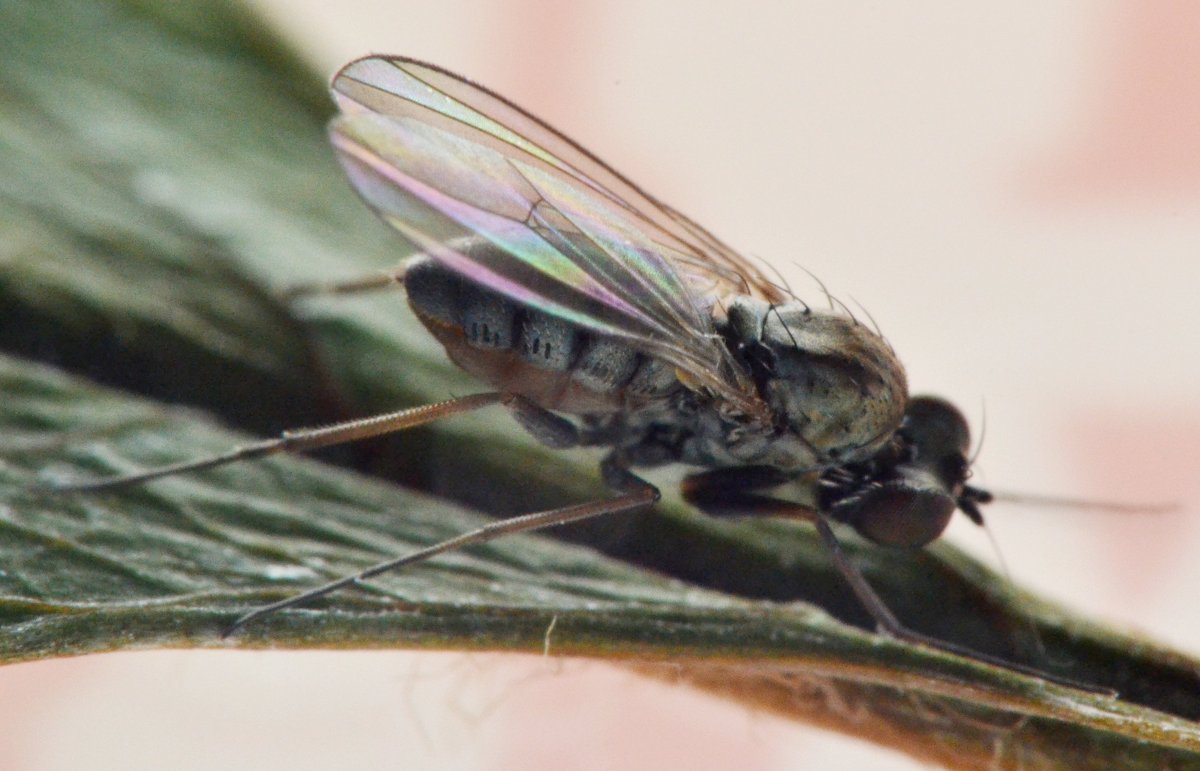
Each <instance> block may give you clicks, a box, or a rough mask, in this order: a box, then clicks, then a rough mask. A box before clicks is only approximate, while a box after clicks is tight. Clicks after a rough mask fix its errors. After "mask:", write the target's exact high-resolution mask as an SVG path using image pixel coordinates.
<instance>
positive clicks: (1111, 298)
mask: <svg viewBox="0 0 1200 771" xmlns="http://www.w3.org/2000/svg"><path fill="white" fill-rule="evenodd" d="M256 4H257V5H260V6H262V8H263V9H264V10H265V11H266V12H268V13H269V14H271V15H272V16H273V17H274V18H275V19H276V20H277V21H278V23H279V24H280V25H281V26H283V27H284V28H285V29H286V30H287V32H288V33H289V34H290V35H292V36H293V37H294V38H295V39H296V40H297V42H298V44H299V45H300V46H301V47H302V48H303V49H304V50H307V51H309V52H311V55H312V59H313V61H314V63H315V64H316V65H317V66H318V67H319V68H320V69H322V70H326V71H332V70H333V69H334V68H335V67H336V66H337V65H338V64H340V63H342V62H344V61H346V60H349V59H351V58H353V57H356V56H359V55H362V54H364V53H369V52H387V53H403V54H407V55H410V56H416V57H419V58H424V59H428V60H430V61H433V62H435V63H438V64H441V65H443V66H446V67H449V68H451V69H453V70H455V71H458V72H461V73H463V74H465V75H468V76H470V77H472V78H474V79H476V80H479V81H480V82H483V83H485V84H487V85H489V86H491V87H493V88H495V89H496V90H498V91H499V92H500V93H502V94H505V95H507V96H509V97H511V98H512V99H514V100H515V101H516V102H517V103H519V104H521V105H524V106H526V107H528V108H530V109H531V110H532V111H534V112H535V113H536V114H538V115H541V116H542V117H544V118H546V119H548V120H549V121H550V122H552V123H553V124H555V125H556V126H558V127H559V128H562V129H563V130H565V131H566V132H567V133H568V134H570V135H572V136H573V137H575V138H576V139H578V140H580V141H581V142H582V143H583V144H584V145H586V146H587V147H589V148H590V149H592V150H594V151H596V152H597V153H598V154H599V155H600V156H601V157H603V158H605V159H606V160H608V161H610V162H611V163H613V165H614V166H616V167H617V168H618V169H620V170H621V171H623V172H625V173H627V174H628V175H629V176H631V177H632V178H633V179H635V180H637V181H638V182H639V183H641V184H643V185H644V186H645V187H647V188H648V189H649V190H651V191H652V192H653V193H655V194H657V195H658V196H660V197H661V198H664V199H665V200H667V201H669V202H671V203H672V204H674V205H675V206H677V207H678V208H680V209H682V210H683V211H685V212H687V213H688V214H690V215H692V216H694V217H695V218H696V219H698V220H699V221H700V222H702V223H704V224H705V225H707V226H708V227H710V228H712V229H713V230H714V231H715V232H717V233H718V234H719V235H721V236H722V237H724V238H725V239H726V240H727V241H729V242H731V243H732V244H733V245H735V246H737V247H738V248H740V249H741V250H742V251H744V252H745V253H747V254H751V255H755V256H761V257H764V258H766V259H769V260H772V261H773V262H775V263H776V264H777V265H778V266H779V267H780V269H781V270H783V271H784V272H785V273H786V274H788V276H789V278H791V279H793V280H794V281H795V285H796V287H797V288H798V290H799V291H800V292H801V293H804V292H806V291H808V292H812V291H814V289H813V285H812V283H811V281H810V280H809V279H807V278H805V277H804V274H803V273H802V272H801V271H800V270H798V269H796V268H795V266H794V263H798V264H800V265H803V266H804V267H805V268H807V269H808V270H811V271H812V272H813V273H815V274H816V275H818V276H820V278H821V279H822V280H823V281H824V282H825V283H826V284H827V285H828V286H829V287H830V289H831V291H833V292H834V294H836V295H838V296H840V297H843V298H853V299H854V300H855V301H857V302H858V303H861V305H862V306H863V307H865V308H867V309H869V310H870V312H871V314H872V315H873V316H874V318H875V319H876V320H877V321H878V322H879V324H880V325H881V327H882V328H883V330H884V332H885V333H886V334H887V336H888V337H889V339H890V340H891V341H892V343H893V345H894V346H895V347H896V349H897V351H898V352H899V353H900V356H901V358H902V359H903V360H904V361H905V363H906V365H907V366H908V369H909V375H910V381H911V383H912V385H913V388H914V390H915V391H917V392H922V391H932V392H936V393H939V394H941V395H944V396H946V397H949V398H950V399H952V400H953V401H955V402H957V403H958V404H960V405H961V406H962V407H964V408H965V409H966V411H967V412H968V414H969V416H970V418H971V420H972V423H973V424H974V426H976V428H977V427H978V426H979V423H980V419H981V417H982V415H983V414H984V412H985V405H986V416H987V437H986V441H985V443H984V447H983V452H982V454H981V456H980V460H979V464H978V472H977V473H978V475H979V476H978V477H977V478H978V479H979V480H980V482H981V484H983V485H985V486H991V487H996V488H1001V489H1006V490H1015V491H1027V492H1045V493H1056V494H1061V495H1068V496H1078V497H1081V498H1088V499H1097V500H1112V501H1135V502H1162V501H1169V502H1178V503H1180V504H1181V507H1180V509H1179V511H1177V512H1174V513H1170V514H1155V515H1142V516H1136V515H1115V514H1106V513H1100V512H1089V511H1066V510H1055V509H1048V508H1044V507H1036V506H1028V507H1013V506H995V507H993V508H992V509H991V510H990V512H989V514H990V522H991V526H992V529H993V532H994V534H995V537H996V540H997V541H998V542H999V544H1000V547H1001V549H1002V550H1003V554H1004V557H1005V559H1006V561H1007V563H1008V565H1009V568H1010V570H1011V572H1012V574H1013V576H1014V578H1015V579H1016V580H1017V582H1018V583H1021V584H1024V585H1027V586H1030V587H1033V588H1035V589H1037V590H1038V591H1040V592H1042V593H1044V594H1046V595H1048V596H1050V597H1052V598H1055V599H1058V600H1061V601H1062V602H1064V603H1066V604H1068V605H1070V606H1072V607H1074V608H1077V609H1081V610H1086V611H1087V612H1089V613H1091V614H1094V615H1095V616H1097V617H1098V618H1102V619H1105V620H1107V621H1110V622H1114V623H1117V624H1120V625H1125V626H1128V627H1130V628H1134V629H1138V630H1142V631H1145V632H1147V633H1149V634H1151V635H1152V636H1154V637H1155V638H1157V639H1159V640H1161V641H1163V642H1166V643H1170V644H1172V645H1175V646H1178V647H1180V648H1182V649H1184V650H1186V651H1189V652H1191V653H1193V654H1200V609H1198V608H1197V606H1196V602H1195V597H1196V587H1197V586H1200V560H1198V559H1196V557H1195V555H1196V554H1197V553H1200V511H1197V501H1198V500H1200V475H1198V474H1197V471H1198V468H1197V467H1198V465H1200V463H1198V462H1197V458H1200V400H1198V394H1200V355H1198V353H1200V323H1198V321H1197V319H1196V318H1195V317H1196V308H1197V307H1198V305H1200V303H1197V300H1196V293H1197V291H1198V290H1200V259H1198V255H1197V251H1198V248H1200V78H1197V77H1196V73H1197V72H1200V47H1197V46H1196V44H1195V41H1196V40H1200V6H1198V5H1196V4H1192V3H1187V2H1182V0H1179V1H1176V2H1150V3H1135V2H1129V1H1128V0H1125V1H1124V2H1117V1H1113V2H1106V3H1092V2H1081V1H1066V0H1058V1H1056V2H1047V3H1008V4H991V5H983V4H975V3H972V4H957V3H951V2H936V3H926V4H920V5H912V4H904V5H902V6H901V5H889V4H884V3H878V4H877V3H816V2H804V3H772V4H766V3H763V4H751V5H746V4H743V3H732V2H701V3H688V4H684V3H669V2H656V3H645V2H630V1H623V2H614V1H613V0H605V1H604V2H598V1H596V0H591V1H589V2H574V3H570V4H565V3H553V2H515V1H513V2H467V1H465V0H439V2H437V3H424V4H417V3H404V2H396V0H387V1H386V2H385V1H384V0H356V1H355V2H345V1H344V2H342V3H339V4H336V6H335V4H327V3H321V2H316V0H308V1H307V2H299V1H298V0H259V2H257V3H256ZM335 7H336V8H337V10H336V11H335V10H333V9H334V8H335ZM950 537H951V538H953V539H954V540H955V541H956V542H958V543H960V544H962V545H964V546H965V547H966V548H969V549H972V550H974V551H976V552H977V553H978V554H980V555H981V557H982V558H983V559H984V560H986V561H989V562H992V563H994V562H995V557H994V555H993V554H992V552H991V550H990V547H989V546H988V545H987V541H986V538H985V537H984V536H983V535H982V534H981V533H979V532H975V531H974V530H973V529H972V528H971V527H969V526H963V525H961V524H960V525H957V526H955V527H953V528H952V529H951V534H950ZM0 693H3V694H4V699H3V705H2V706H0V725H3V726H4V730H3V732H2V736H0V767H2V768H5V769H68V768H72V769H73V768H79V767H87V768H93V769H95V768H114V769H116V768H120V769H126V768H150V767H153V768H172V769H192V768H196V769H199V768H206V769H207V768H227V769H228V768H255V769H274V768H279V769H283V768H287V769H310V768H311V769H317V768H332V767H345V768H356V769H373V768H404V769H410V770H415V769H507V768H523V769H533V768H554V769H559V770H560V771H564V770H568V769H608V768H620V769H662V768H672V767H686V768H689V769H696V770H703V769H726V768H732V767H738V768H745V769H785V768H822V769H837V768H862V767H864V766H866V765H868V764H869V766H870V767H871V768H877V769H906V768H914V767H916V764H914V763H912V762H911V761H909V760H907V759H906V758H904V757H901V756H898V755H896V754H894V753H891V752H888V751H885V750H880V749H877V748H874V747H871V746H868V745H865V744H863V743H860V742H856V741H854V740H852V739H848V738H845V737H840V736H833V735H829V734H824V733H820V732H816V731H811V730H808V729H806V728H804V727H798V726H793V725H790V724H787V723H785V722H783V721H780V720H777V719H775V718H773V717H770V716H767V715H763V714H758V713H754V712H751V711H748V710H746V709H745V708H742V707H739V706H736V705H731V704H726V703H723V702H720V701H717V700H714V699H711V698H709V697H707V696H704V695H700V694H695V693H692V692H689V691H687V690H684V689H681V688H675V687H669V686H665V685H661V684H658V683H654V682H649V681H645V680H643V679H640V678H638V677H636V676H634V675H633V674H630V673H627V672H625V671H623V670H620V669H617V668H613V667H608V666H604V665H599V664H591V663H588V662H581V661H570V660H560V659H557V658H548V659H546V658H540V657H515V656H486V655H479V654H471V655H466V654H458V653H446V654H411V653H390V652H383V653H328V654H325V653H304V654H288V653H236V652H229V653H226V652H203V653H194V652H178V653H177V652H154V653H140V654H121V655H111V656H94V657H88V658H84V659H79V660H64V661H53V662H48V663H39V664H30V665H22V666H15V667H7V668H4V669H0Z"/></svg>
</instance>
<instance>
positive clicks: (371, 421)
mask: <svg viewBox="0 0 1200 771" xmlns="http://www.w3.org/2000/svg"><path fill="white" fill-rule="evenodd" d="M510 398H512V397H510V396H506V395H505V394H502V393H496V392H491V393H482V394H473V395H471V396H463V397H460V398H458V399H448V400H446V401H443V402H436V403H434V404H425V405H422V406H420V407H410V408H409V409H405V410H398V411H396V412H388V413H384V414H383V415H375V416H372V417H369V418H359V419H357V420H351V421H347V422H345V423H335V424H334V425H332V426H323V427H319V428H302V429H298V430H294V431H284V432H283V433H282V434H280V435H279V436H278V437H276V438H274V439H264V440H262V441H260V442H254V443H252V444H246V445H242V446H240V447H235V448H233V449H232V450H230V451H229V452H226V453H222V454H220V455H212V456H209V457H207V458H200V459H198V460H191V461H184V462H183V463H175V464H172V465H170V466H161V467H159V468H153V469H150V470H148V471H140V472H135V473H132V474H123V475H120V476H114V477H109V478H107V479H99V480H96V481H91V482H66V483H61V484H55V485H53V486H52V487H50V489H51V490H55V491H63V492H92V491H95V490H105V489H111V488H114V487H123V486H126V485H136V484H140V483H142V482H148V481H150V480H152V479H158V478H160V477H165V476H170V475H172V474H181V473H185V472H190V471H202V470H205V469H210V468H215V467H217V466H224V465H225V464H227V463H233V462H235V461H240V460H250V459H252V458H263V457H266V456H268V455H275V454H278V453H282V452H299V451H302V450H314V449H316V448H318V447H328V446H330V445H334V444H342V443H344V442H352V441H355V440H356V439H366V438H368V437H372V436H379V435H381V434H390V433H393V432H395V431H403V430H404V429H406V428H413V427H414V426H419V425H422V424H425V423H431V422H433V421H435V420H440V419H442V418H447V417H450V416H451V415H460V414H462V413H464V412H471V411H472V410H477V409H479V408H481V407H487V406H490V405H492V404H497V403H500V402H502V401H505V400H506V399H510Z"/></svg>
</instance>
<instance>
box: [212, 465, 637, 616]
mask: <svg viewBox="0 0 1200 771" xmlns="http://www.w3.org/2000/svg"><path fill="white" fill-rule="evenodd" d="M602 470H603V471H604V476H605V479H606V481H608V482H609V483H610V484H612V485H613V486H614V487H616V488H617V489H619V490H620V491H621V492H622V494H621V495H619V496H617V497H615V498H608V499H605V500H601V501H590V502H588V503H580V504H577V505H575V506H564V507H562V508H558V509H551V510H549V511H539V512H536V513H533V514H523V515H520V516H517V517H511V518H509V519H502V520H500V521H498V522H491V523H489V524H487V525H484V526H483V527H480V528H477V529H475V530H471V531H469V532H466V533H463V534H462V535H459V536H455V537H454V538H449V539H447V540H445V541H442V542H441V543H436V544H434V545H433V546H429V547H426V548H424V549H421V550H420V551H416V552H413V553H411V554H406V555H405V556H403V557H398V558H396V559H390V560H387V561H385V562H380V563H378V564H376V565H372V566H371V567H369V568H367V569H366V570H363V571H361V572H359V573H355V574H354V575H352V576H346V577H344V578H339V579H337V580H336V581H330V582H329V583H327V584H324V585H322V586H318V587H316V588H315V589H310V590H308V591H307V592H302V593H300V594H296V595H293V596H291V597H288V598H287V599H283V600H280V601H279V602H273V603H271V604H270V605H263V606H262V607H259V608H255V609H254V610H252V611H250V612H249V613H246V614H244V615H242V616H240V617H239V618H238V619H237V620H236V621H234V622H233V624H231V625H230V627H229V628H228V629H227V630H225V636H229V635H231V634H233V633H234V632H236V631H237V630H238V629H240V628H242V627H243V626H245V625H246V624H248V623H249V622H251V621H254V620H255V619H258V618H262V617H263V616H266V615H268V614H270V613H274V612H275V611H277V610H283V609H284V608H291V607H295V606H297V605H301V604H304V603H306V602H308V601H309V600H312V599H315V598H317V597H323V596H324V595H326V594H329V593H330V592H334V591H336V590H338V589H342V588H344V587H347V586H351V585H353V584H357V583H359V582H361V581H365V580H366V579H368V578H371V577H373V576H377V575H379V574H380V573H386V572H388V571H390V570H396V569H398V568H401V567H406V566H410V565H415V564H417V563H420V562H424V561H426V560H428V559H430V558H431V557H435V556H437V555H438V554H442V553H444V552H448V551H452V550H454V549H459V548H462V547H464V546H469V545H471V544H476V543H484V542H485V541H491V540H494V539H496V538H499V537H501V536H504V535H509V534H511V533H524V532H529V531H532V530H540V529H542V528H546V527H553V526H555V525H565V524H567V523H569V522H579V521H580V520H584V519H591V518H593V517H600V516H604V515H605V514H616V513H618V512H622V511H630V510H633V509H639V508H642V507H644V506H649V505H651V504H653V503H655V502H656V501H658V499H659V491H658V488H656V487H654V485H652V484H650V483H649V482H647V481H645V480H644V479H642V478H641V477H639V476H637V475H635V474H633V473H632V472H630V471H629V470H628V469H626V468H624V467H623V466H621V465H620V463H619V462H618V461H615V460H614V459H612V458H609V459H606V460H605V462H604V464H603V465H602Z"/></svg>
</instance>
